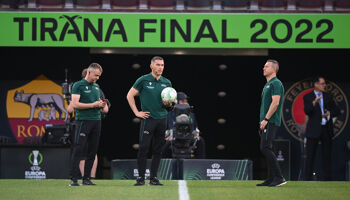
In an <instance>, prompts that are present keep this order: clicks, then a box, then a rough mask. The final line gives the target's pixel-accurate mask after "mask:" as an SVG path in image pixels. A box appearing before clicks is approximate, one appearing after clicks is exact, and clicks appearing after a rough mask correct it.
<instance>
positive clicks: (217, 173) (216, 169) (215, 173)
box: [207, 163, 225, 180]
mask: <svg viewBox="0 0 350 200" xmlns="http://www.w3.org/2000/svg"><path fill="white" fill-rule="evenodd" d="M220 167H221V166H220V164H219V163H213V164H212V165H211V169H207V177H209V178H210V179H212V180H220V179H222V178H223V177H224V176H225V170H224V169H220Z"/></svg>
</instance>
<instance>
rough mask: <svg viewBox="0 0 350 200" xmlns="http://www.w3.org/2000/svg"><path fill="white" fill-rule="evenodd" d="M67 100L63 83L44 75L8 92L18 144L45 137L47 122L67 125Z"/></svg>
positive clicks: (9, 117) (9, 114)
mask: <svg viewBox="0 0 350 200" xmlns="http://www.w3.org/2000/svg"><path fill="white" fill-rule="evenodd" d="M67 106H68V105H67V103H66V102H65V101H64V99H63V95H62V88H61V86H60V85H58V84H56V83H54V82H53V81H51V80H48V79H47V78H46V77H45V76H43V75H41V76H39V77H38V78H36V79H35V80H33V81H31V82H29V83H28V84H26V85H23V86H21V87H19V88H16V89H13V90H9V91H8V93H7V101H6V107H7V117H8V120H9V123H10V126H11V129H12V132H13V134H14V136H15V137H16V139H17V143H19V144H21V143H23V141H24V140H25V139H26V138H30V137H35V136H39V137H41V136H43V135H44V133H45V125H46V124H64V123H65V122H66V121H67V118H68V112H67V109H66V107H67Z"/></svg>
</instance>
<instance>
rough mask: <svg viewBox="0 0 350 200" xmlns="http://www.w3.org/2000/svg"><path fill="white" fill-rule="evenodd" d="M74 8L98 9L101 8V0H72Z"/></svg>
mask: <svg viewBox="0 0 350 200" xmlns="http://www.w3.org/2000/svg"><path fill="white" fill-rule="evenodd" d="M73 5H74V7H75V8H88V9H98V8H102V0H73Z"/></svg>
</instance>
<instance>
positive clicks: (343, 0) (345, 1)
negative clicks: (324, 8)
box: [333, 0, 350, 11]
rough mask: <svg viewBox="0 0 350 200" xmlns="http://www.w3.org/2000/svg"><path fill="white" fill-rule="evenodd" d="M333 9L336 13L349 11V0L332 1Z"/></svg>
mask: <svg viewBox="0 0 350 200" xmlns="http://www.w3.org/2000/svg"><path fill="white" fill-rule="evenodd" d="M333 7H334V9H335V10H337V11H342V10H344V11H349V10H350V0H334V5H333Z"/></svg>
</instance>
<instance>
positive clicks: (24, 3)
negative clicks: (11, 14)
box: [0, 0, 28, 9]
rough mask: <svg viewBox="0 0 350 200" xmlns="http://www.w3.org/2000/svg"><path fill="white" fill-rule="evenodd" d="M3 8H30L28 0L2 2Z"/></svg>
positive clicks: (2, 0)
mask: <svg viewBox="0 0 350 200" xmlns="http://www.w3.org/2000/svg"><path fill="white" fill-rule="evenodd" d="M0 7H1V8H13V9H17V8H26V7H28V0H0Z"/></svg>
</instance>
